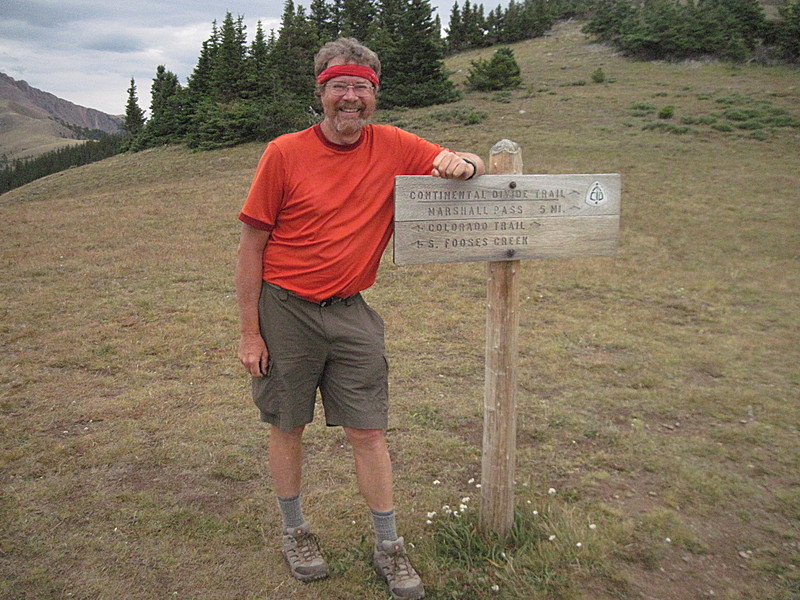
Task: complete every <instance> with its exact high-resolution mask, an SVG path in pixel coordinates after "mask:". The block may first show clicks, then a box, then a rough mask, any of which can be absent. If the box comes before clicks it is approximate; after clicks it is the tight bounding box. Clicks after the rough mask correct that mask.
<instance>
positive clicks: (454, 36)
mask: <svg viewBox="0 0 800 600" xmlns="http://www.w3.org/2000/svg"><path fill="white" fill-rule="evenodd" d="M466 47H467V40H466V36H465V35H464V21H463V20H462V18H461V7H459V5H458V2H453V6H452V7H451V8H450V24H449V26H448V28H447V51H448V52H449V53H451V54H455V53H456V52H461V51H462V50H463V49H464V48H466Z"/></svg>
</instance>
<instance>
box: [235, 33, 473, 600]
mask: <svg viewBox="0 0 800 600" xmlns="http://www.w3.org/2000/svg"><path fill="white" fill-rule="evenodd" d="M314 69H315V75H316V76H317V95H318V97H319V98H320V100H321V102H322V106H323V109H324V119H323V121H322V122H321V123H319V124H318V125H315V126H313V127H311V128H309V129H306V130H304V131H300V132H298V133H293V134H288V135H284V136H280V137H278V138H277V139H275V140H273V141H272V142H270V143H269V145H268V146H267V148H266V150H265V152H264V155H263V156H262V158H261V161H260V163H259V166H258V169H257V171H256V175H255V177H254V180H253V184H252V187H251V189H250V193H249V194H248V197H247V200H246V201H245V204H244V207H243V209H242V212H241V214H240V217H239V218H240V220H241V221H242V222H243V224H242V233H241V240H240V244H239V251H238V261H237V269H236V288H237V298H238V303H239V311H240V322H241V342H240V346H239V359H240V360H241V362H242V364H243V365H244V367H245V368H246V369H247V371H248V372H249V373H250V374H251V375H252V376H253V397H254V400H255V403H256V405H257V406H258V407H259V409H260V411H261V418H262V420H264V421H266V422H268V423H270V425H271V428H270V438H269V464H270V470H271V473H272V478H273V482H274V486H275V492H276V494H277V496H278V502H279V506H280V508H281V514H282V516H283V527H284V529H283V531H284V535H283V553H284V557H285V558H286V561H287V563H288V564H289V568H290V571H291V573H292V575H293V576H294V577H296V578H297V579H299V580H301V581H313V580H315V579H320V578H322V577H325V576H327V574H328V570H327V565H326V564H325V561H324V558H323V557H322V553H321V551H320V549H319V545H318V543H317V538H316V537H315V536H314V535H313V534H312V533H311V532H310V525H309V524H308V522H307V521H306V520H305V517H304V516H303V512H302V508H301V504H300V479H301V477H300V476H301V463H302V447H301V440H302V435H303V430H304V428H305V426H306V425H307V424H308V423H310V422H311V420H312V418H313V413H314V402H315V398H316V391H317V389H319V391H320V393H321V396H322V403H323V407H324V412H325V419H326V423H327V424H328V425H329V426H341V427H343V429H344V431H345V432H346V435H347V438H348V440H349V442H350V445H351V446H352V450H353V455H354V459H355V471H356V479H357V481H358V486H359V491H360V492H361V494H362V495H363V497H364V499H365V500H366V503H367V506H368V507H369V509H370V510H371V514H372V519H373V523H374V527H375V537H376V544H375V550H374V553H373V563H374V567H375V570H376V571H377V573H378V574H379V575H381V576H382V577H384V578H385V579H386V580H387V582H388V584H389V588H390V591H391V594H392V597H393V598H396V599H404V600H408V599H414V598H422V597H423V596H424V593H425V592H424V589H423V586H422V582H421V580H420V578H419V576H418V574H417V573H416V571H415V570H414V568H413V567H412V566H411V563H410V562H409V560H408V556H407V554H406V551H405V547H404V543H403V538H402V537H399V536H398V535H397V526H396V520H395V512H394V503H393V497H392V465H391V460H390V458H389V452H388V449H387V445H386V439H385V436H384V431H385V429H386V426H387V416H388V393H387V387H388V386H387V380H388V366H387V362H386V359H385V351H384V331H383V321H382V320H381V318H380V316H378V314H377V313H375V312H374V311H373V310H372V309H371V308H370V307H368V306H367V305H366V304H365V302H364V300H363V299H362V297H361V295H360V294H359V292H361V291H362V290H364V289H366V288H368V287H369V286H370V285H372V284H373V283H374V281H375V277H376V274H377V270H378V265H379V263H380V259H381V255H382V254H383V251H384V249H385V248H386V245H387V243H388V241H389V238H390V237H391V234H392V221H393V210H394V207H393V200H392V194H393V188H394V176H395V175H433V176H435V177H443V178H446V179H462V180H466V179H471V178H472V177H475V176H478V175H481V174H483V173H484V165H483V161H482V160H481V159H480V157H478V156H476V155H474V154H470V153H455V152H450V151H448V150H444V149H443V148H441V147H440V146H438V145H436V144H432V143H430V142H428V141H426V140H423V139H421V138H419V137H417V136H415V135H413V134H410V133H408V132H405V131H402V130H400V129H397V128H395V127H391V126H388V125H374V124H368V120H369V118H370V117H371V115H372V114H373V112H374V111H375V107H376V103H377V98H376V96H377V93H378V87H379V77H380V70H381V66H380V61H379V60H378V57H377V56H376V55H375V53H374V52H372V51H371V50H369V49H368V48H366V47H365V46H362V45H361V44H359V43H358V42H357V41H356V40H354V39H351V38H341V39H339V40H337V41H335V42H330V43H328V44H326V45H325V46H324V47H323V48H322V49H321V50H320V51H319V53H318V54H317V56H316V57H315V61H314Z"/></svg>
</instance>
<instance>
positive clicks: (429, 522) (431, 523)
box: [425, 519, 433, 525]
mask: <svg viewBox="0 0 800 600" xmlns="http://www.w3.org/2000/svg"><path fill="white" fill-rule="evenodd" d="M425 524H426V525H433V521H431V520H430V519H428V520H427V521H425Z"/></svg>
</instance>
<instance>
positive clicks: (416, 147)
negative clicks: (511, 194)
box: [239, 125, 443, 301]
mask: <svg viewBox="0 0 800 600" xmlns="http://www.w3.org/2000/svg"><path fill="white" fill-rule="evenodd" d="M442 150H443V148H442V147H441V146H438V145H436V144H433V143H431V142H428V141H427V140H424V139H422V138H420V137H418V136H416V135H414V134H411V133H408V132H406V131H403V130H402V129H398V128H397V127H392V126H390V125H367V126H366V127H364V129H363V130H362V133H361V138H360V139H359V141H358V142H356V143H355V144H353V145H350V146H339V145H337V144H333V143H332V142H330V141H328V139H327V138H325V136H324V134H323V133H322V130H321V128H320V126H319V125H315V126H314V127H311V128H309V129H306V130H304V131H300V132H297V133H290V134H287V135H283V136H280V137H278V138H276V139H275V140H273V141H272V142H270V143H269V145H268V146H267V149H266V150H265V151H264V154H263V156H262V157H261V161H260V162H259V165H258V169H257V170H256V174H255V178H254V180H253V184H252V186H251V188H250V193H249V194H248V196H247V200H245V203H244V207H243V208H242V212H241V214H240V215H239V219H241V220H242V221H243V222H245V223H247V224H248V225H251V226H253V227H257V228H259V229H264V230H271V231H272V233H271V235H270V238H269V242H268V243H267V247H266V248H265V250H264V280H265V281H268V282H270V283H273V284H275V285H278V286H280V287H282V288H285V289H288V290H290V291H292V292H294V293H295V294H298V295H299V296H302V297H304V298H308V299H309V300H313V301H320V300H324V299H325V298H330V297H331V296H339V297H347V296H352V295H353V294H355V293H357V292H360V291H361V290H364V289H366V288H368V287H369V286H371V285H372V284H373V283H374V282H375V277H376V275H377V272H378V265H379V263H380V259H381V255H382V254H383V251H384V250H385V248H386V245H387V244H388V243H389V238H390V237H391V235H392V220H393V218H394V201H393V192H394V176H395V175H428V174H430V172H431V169H432V167H433V159H434V158H435V157H436V155H437V154H439V152H441V151H442Z"/></svg>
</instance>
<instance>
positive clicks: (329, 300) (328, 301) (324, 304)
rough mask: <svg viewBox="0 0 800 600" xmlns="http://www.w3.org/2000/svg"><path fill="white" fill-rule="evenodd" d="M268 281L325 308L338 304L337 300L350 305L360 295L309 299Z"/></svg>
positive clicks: (278, 288)
mask: <svg viewBox="0 0 800 600" xmlns="http://www.w3.org/2000/svg"><path fill="white" fill-rule="evenodd" d="M266 283H267V285H269V286H270V287H273V288H275V289H276V290H280V291H282V292H285V293H287V294H289V295H291V296H294V297H295V298H300V299H301V300H303V301H305V302H310V303H311V304H316V305H317V306H321V307H322V308H325V307H327V306H331V305H333V304H336V303H337V302H346V303H347V304H348V305H349V304H350V302H351V301H352V300H353V299H354V298H355V297H356V296H358V294H353V295H352V296H347V297H346V298H342V297H340V296H331V297H330V298H325V300H309V299H308V298H304V297H303V296H300V295H299V294H295V293H294V292H292V291H290V290H287V289H286V288H282V287H280V286H279V285H275V284H274V283H269V282H266Z"/></svg>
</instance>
